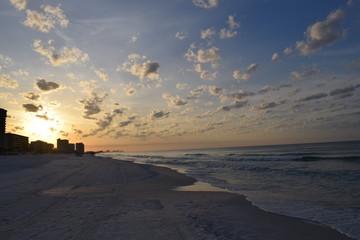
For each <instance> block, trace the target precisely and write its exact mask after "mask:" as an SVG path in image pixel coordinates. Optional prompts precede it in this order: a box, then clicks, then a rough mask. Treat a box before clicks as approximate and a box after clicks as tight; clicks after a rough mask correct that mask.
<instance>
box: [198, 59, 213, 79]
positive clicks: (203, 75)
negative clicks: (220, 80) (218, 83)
mask: <svg viewBox="0 0 360 240" xmlns="http://www.w3.org/2000/svg"><path fill="white" fill-rule="evenodd" d="M194 70H195V72H198V73H200V78H201V79H203V80H214V79H215V78H216V76H217V74H218V72H213V73H211V72H209V71H208V70H205V69H203V67H202V65H201V64H199V63H198V64H195V65H194Z"/></svg>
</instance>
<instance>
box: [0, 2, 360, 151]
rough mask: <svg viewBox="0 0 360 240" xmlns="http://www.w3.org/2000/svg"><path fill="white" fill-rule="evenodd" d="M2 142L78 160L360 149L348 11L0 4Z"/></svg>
mask: <svg viewBox="0 0 360 240" xmlns="http://www.w3.org/2000/svg"><path fill="white" fill-rule="evenodd" d="M0 103H1V104H0V108H4V109H6V110H7V111H8V118H7V128H6V130H7V132H12V133H15V134H20V135H25V136H29V138H30V141H35V140H42V141H46V142H49V143H53V144H55V143H56V139H57V138H62V139H69V140H70V142H74V143H75V142H83V143H84V144H85V146H86V150H125V151H145V150H163V149H164V150H165V149H189V148H212V147H228V146H229V147H230V146H250V145H267V144H284V143H305V142H322V141H345V140H359V139H360V1H359V0H318V1H313V0H301V1H300V0H241V1H240V0H152V1H148V0H120V1H119V0H116V1H115V0H103V1H95V0H87V1H80V0H71V1H58V0H52V1H46V0H36V1H35V0H0Z"/></svg>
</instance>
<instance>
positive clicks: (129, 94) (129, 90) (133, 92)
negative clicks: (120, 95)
mask: <svg viewBox="0 0 360 240" xmlns="http://www.w3.org/2000/svg"><path fill="white" fill-rule="evenodd" d="M135 93H136V89H135V88H130V89H128V90H127V91H126V94H127V95H128V96H133V95H134V94H135Z"/></svg>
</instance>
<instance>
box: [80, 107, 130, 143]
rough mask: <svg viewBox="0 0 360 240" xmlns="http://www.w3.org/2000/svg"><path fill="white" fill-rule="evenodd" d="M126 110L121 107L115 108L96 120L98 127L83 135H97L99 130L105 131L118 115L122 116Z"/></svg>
mask: <svg viewBox="0 0 360 240" xmlns="http://www.w3.org/2000/svg"><path fill="white" fill-rule="evenodd" d="M124 110H125V109H122V108H119V109H115V110H114V111H113V112H111V113H106V114H105V116H104V117H103V118H101V119H100V120H98V121H97V122H96V125H97V128H96V129H94V130H92V131H91V132H90V133H88V134H84V135H83V137H89V136H95V135H96V134H98V133H99V132H101V131H104V130H105V129H107V128H108V127H110V125H111V124H112V122H113V120H114V118H115V117H116V116H121V115H122V114H123V113H124Z"/></svg>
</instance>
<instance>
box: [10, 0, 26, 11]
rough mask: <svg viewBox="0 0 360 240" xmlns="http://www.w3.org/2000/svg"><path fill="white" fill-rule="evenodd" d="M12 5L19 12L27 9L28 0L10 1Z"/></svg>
mask: <svg viewBox="0 0 360 240" xmlns="http://www.w3.org/2000/svg"><path fill="white" fill-rule="evenodd" d="M10 2H11V4H12V5H13V6H14V7H15V8H16V9H17V10H19V11H22V10H24V9H25V8H26V5H27V0H10Z"/></svg>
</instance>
